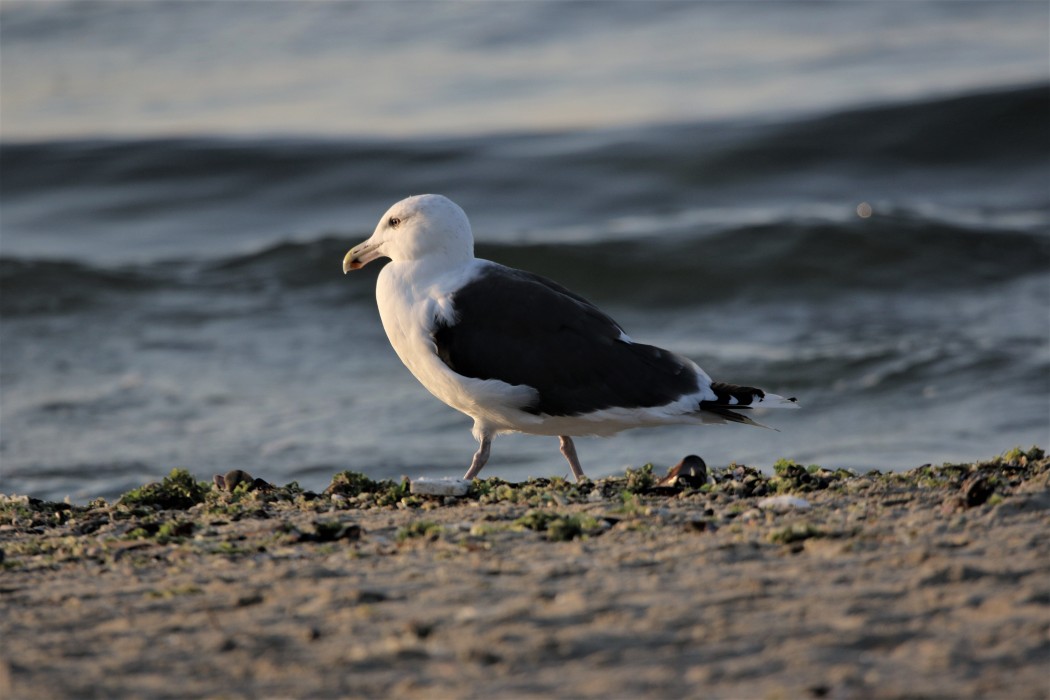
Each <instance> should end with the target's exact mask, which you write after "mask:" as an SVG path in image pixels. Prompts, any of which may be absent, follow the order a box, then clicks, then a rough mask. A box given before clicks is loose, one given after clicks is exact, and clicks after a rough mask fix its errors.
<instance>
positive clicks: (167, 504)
mask: <svg viewBox="0 0 1050 700" xmlns="http://www.w3.org/2000/svg"><path fill="white" fill-rule="evenodd" d="M211 490H212V487H211V484H209V483H207V482H204V481H197V480H196V479H194V478H193V475H191V474H190V473H189V472H188V471H186V470H185V469H172V470H171V473H170V474H168V475H167V476H166V477H164V479H163V480H161V481H159V482H153V483H150V484H146V485H145V486H142V487H140V488H137V489H132V490H131V491H128V492H127V493H125V494H124V495H123V496H121V497H120V500H119V501H117V505H122V506H129V507H135V506H141V507H146V508H158V509H161V510H186V509H188V508H192V507H193V506H195V505H197V504H198V503H203V502H204V499H205V498H206V497H207V495H208V493H209V492H211Z"/></svg>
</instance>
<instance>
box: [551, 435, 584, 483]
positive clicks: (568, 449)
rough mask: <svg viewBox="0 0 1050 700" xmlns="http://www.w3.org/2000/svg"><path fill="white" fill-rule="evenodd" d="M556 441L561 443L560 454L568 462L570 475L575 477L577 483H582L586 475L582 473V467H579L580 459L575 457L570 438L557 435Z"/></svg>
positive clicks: (574, 448) (573, 446) (574, 449)
mask: <svg viewBox="0 0 1050 700" xmlns="http://www.w3.org/2000/svg"><path fill="white" fill-rule="evenodd" d="M558 440H560V441H561V453H562V454H563V455H564V456H565V459H567V460H568V461H569V467H570V468H571V469H572V475H573V476H575V477H576V481H577V483H578V482H581V481H583V480H584V479H586V478H587V475H586V474H584V473H583V467H581V466H580V458H579V457H577V456H576V445H574V444H572V438H571V437H569V436H568V435H559V436H558Z"/></svg>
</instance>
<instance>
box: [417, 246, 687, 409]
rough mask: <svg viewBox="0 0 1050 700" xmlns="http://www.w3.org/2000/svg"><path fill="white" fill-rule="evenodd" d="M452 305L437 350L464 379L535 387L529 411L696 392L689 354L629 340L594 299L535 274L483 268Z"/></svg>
mask: <svg viewBox="0 0 1050 700" xmlns="http://www.w3.org/2000/svg"><path fill="white" fill-rule="evenodd" d="M452 307H453V309H454V311H455V321H454V322H452V323H443V322H439V323H438V325H437V326H436V328H435V329H434V332H433V338H434V343H435V345H436V346H437V353H438V356H439V357H440V358H441V360H442V361H443V362H444V363H445V364H446V365H448V367H449V368H450V369H452V370H453V371H454V372H457V373H458V374H461V375H463V376H466V377H474V378H477V379H499V380H500V381H504V382H506V383H508V384H514V385H526V386H530V387H532V388H534V389H536V390H537V392H538V394H539V398H538V400H537V401H536V403H535V404H534V405H532V406H528V407H526V408H525V410H527V411H529V412H530V413H535V414H546V415H552V416H562V415H570V416H571V415H579V414H582V413H588V412H591V411H597V410H601V409H603V408H611V407H614V406H622V407H628V408H635V407H649V406H660V405H663V404H666V403H669V402H671V401H674V400H676V399H677V398H678V397H680V396H682V395H683V394H688V393H691V392H694V391H696V390H697V388H698V383H697V376H696V372H695V371H694V370H693V368H692V366H691V363H689V362H688V361H687V360H684V359H683V358H681V357H679V356H677V355H675V354H674V353H671V352H668V351H667V350H663V349H661V348H657V347H654V346H651V345H642V344H639V343H632V342H629V341H627V340H626V339H624V337H623V330H622V329H621V328H620V326H619V324H617V323H616V322H615V321H613V320H612V319H611V318H609V316H607V315H606V314H604V313H603V312H602V311H601V310H599V309H598V308H597V307H596V306H594V304H591V303H590V302H589V301H587V300H586V299H584V298H583V297H581V296H579V295H576V294H573V293H572V292H570V291H568V290H567V289H565V288H564V287H561V286H560V285H558V284H555V283H554V282H551V281H550V280H547V279H545V278H543V277H540V276H539V275H533V274H531V273H528V272H522V271H520V270H514V269H511V268H507V267H503V266H502V265H496V264H492V265H489V266H486V267H485V268H484V269H483V271H482V273H481V274H480V275H479V276H478V277H476V278H475V279H474V280H473V281H471V282H469V283H467V284H466V285H464V286H463V287H462V288H460V289H459V290H457V291H456V292H455V293H454V294H453V295H452Z"/></svg>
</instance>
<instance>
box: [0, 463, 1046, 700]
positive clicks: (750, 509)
mask: <svg viewBox="0 0 1050 700" xmlns="http://www.w3.org/2000/svg"><path fill="white" fill-rule="evenodd" d="M174 477H175V475H173V479H172V480H171V483H168V484H167V486H168V487H172V488H171V489H169V491H171V490H174V485H176V482H177V481H178V479H177V478H174ZM715 479H716V480H715V481H714V483H707V484H706V485H702V484H703V481H702V480H701V481H696V480H694V482H693V487H689V486H686V487H683V486H682V485H681V484H679V485H678V486H676V487H668V488H659V487H656V486H654V484H653V482H652V479H650V478H649V476H648V474H647V473H645V472H634V473H631V474H629V475H628V477H627V478H621V479H607V480H603V481H602V482H599V483H597V484H586V485H584V486H583V487H576V486H575V485H571V484H567V483H565V482H564V481H562V480H551V481H545V480H539V481H533V482H528V483H527V484H523V485H510V484H505V483H502V482H499V481H498V480H491V479H489V480H485V481H483V482H480V483H479V484H478V485H477V486H476V488H475V490H474V491H473V492H472V493H471V495H469V496H467V497H465V498H461V499H451V498H447V499H443V498H421V497H418V496H412V495H409V494H407V493H406V491H405V488H404V485H391V484H388V483H387V484H379V485H376V484H368V483H366V484H364V485H363V488H364V489H365V490H364V493H363V494H359V495H355V491H357V490H359V488H361V487H362V485H361V484H354V483H351V482H348V481H347V480H346V478H345V477H344V478H343V480H342V482H341V484H342V486H340V485H339V484H334V485H333V488H332V489H331V492H330V493H326V494H310V493H302V492H300V491H299V490H297V489H295V488H294V487H288V488H282V489H272V490H269V489H265V488H264V487H263V484H262V483H261V482H260V483H259V489H257V490H242V489H245V488H246V487H250V486H251V481H250V479H246V480H245V482H244V484H243V486H241V487H238V488H237V489H236V490H235V491H234V492H233V493H230V492H227V491H223V490H220V489H219V488H217V487H212V486H211V485H210V484H198V483H195V482H193V481H192V480H191V481H190V482H189V486H188V487H187V489H188V491H189V492H188V493H184V494H182V495H184V496H185V499H183V501H181V502H177V503H176V502H174V501H163V499H160V498H159V496H158V494H161V490H159V489H161V486H163V485H158V486H157V487H155V488H154V489H153V490H152V491H150V490H145V491H143V492H140V493H136V494H130V496H129V497H126V498H125V502H124V503H104V502H95V503H93V504H91V505H90V506H86V507H79V506H78V507H73V508H70V507H68V506H64V505H62V504H47V503H40V502H27V501H26V499H24V498H19V497H7V498H6V499H5V500H4V501H3V503H2V504H0V516H2V518H3V520H2V523H3V524H2V525H0V549H2V550H3V552H4V559H3V564H2V567H3V568H2V572H0V634H2V651H0V696H2V697H4V698H27V699H28V698H73V697H76V698H94V697H98V698H123V697H148V698H187V697H207V698H305V697H310V698H329V697H332V698H334V697H364V698H550V697H564V698H576V697H580V698H589V697H600V698H681V697H704V698H824V697H826V698H915V697H923V698H1047V697H1050V461H1048V460H1047V459H1045V458H1044V457H1043V455H1042V452H1041V451H1040V450H1035V449H1033V450H1032V451H1029V452H1028V453H1024V452H1020V451H1016V450H1015V451H1013V452H1012V453H1010V454H1008V455H1006V456H1004V457H1001V458H999V459H996V460H993V461H991V462H985V463H980V464H971V465H954V466H945V467H942V468H929V467H925V468H921V469H915V470H912V471H909V472H906V473H903V474H897V475H879V474H870V475H860V476H856V475H848V474H845V473H843V472H837V473H832V472H829V471H814V472H812V473H810V472H807V471H806V470H805V469H801V468H796V467H793V466H791V465H781V468H780V475H779V476H775V477H770V476H769V475H761V474H758V473H757V472H756V471H754V470H749V469H746V468H742V467H730V468H728V469H725V470H722V471H720V472H717V473H716V474H715ZM236 481H238V479H237V478H231V479H230V482H231V485H233V482H236ZM183 485H184V486H185V483H184V484H183ZM699 485H702V487H701V488H696V486H699ZM184 490H186V489H184ZM776 492H779V493H780V494H781V495H787V496H791V497H794V499H796V500H795V501H794V505H791V504H790V503H787V502H780V503H777V502H767V501H764V500H763V499H765V498H768V497H769V496H770V495H773V494H775V493H776ZM165 493H166V492H165ZM167 495H170V493H167ZM797 499H802V500H797ZM784 500H785V499H783V498H782V499H781V501H784ZM175 501H178V499H175ZM378 503H385V504H386V505H377V504H378ZM760 504H761V506H760ZM161 506H167V507H161Z"/></svg>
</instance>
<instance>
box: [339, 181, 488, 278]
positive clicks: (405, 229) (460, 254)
mask: <svg viewBox="0 0 1050 700" xmlns="http://www.w3.org/2000/svg"><path fill="white" fill-rule="evenodd" d="M473 257H474V236H473V235H472V234H471V232H470V222H469V221H468V220H467V215H466V214H465V213H464V212H463V210H462V209H460V208H459V205H457V204H456V203H455V202H453V201H452V200H451V199H449V198H448V197H444V196H442V195H440V194H419V195H416V196H414V197H409V198H407V199H402V200H401V201H400V202H398V203H397V204H395V205H394V206H392V207H390V208H389V209H388V210H387V212H386V214H383V218H381V219H380V220H379V224H378V225H377V226H376V230H375V232H373V233H372V236H371V237H370V238H369V239H368V240H367V241H365V242H363V243H361V244H359V245H356V246H354V247H353V248H351V249H350V252H349V253H347V254H346V257H344V258H343V272H344V273H346V272H349V271H350V270H358V269H360V268H362V267H364V266H365V265H367V264H368V263H370V262H372V261H373V260H375V259H376V258H390V259H391V260H393V261H394V262H403V261H408V260H421V259H423V258H440V259H443V260H447V261H449V262H460V261H464V260H469V259H471V258H473Z"/></svg>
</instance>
